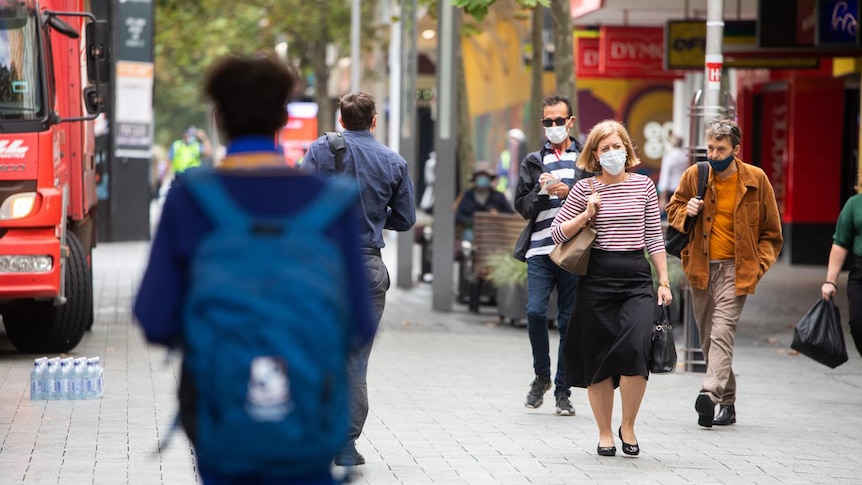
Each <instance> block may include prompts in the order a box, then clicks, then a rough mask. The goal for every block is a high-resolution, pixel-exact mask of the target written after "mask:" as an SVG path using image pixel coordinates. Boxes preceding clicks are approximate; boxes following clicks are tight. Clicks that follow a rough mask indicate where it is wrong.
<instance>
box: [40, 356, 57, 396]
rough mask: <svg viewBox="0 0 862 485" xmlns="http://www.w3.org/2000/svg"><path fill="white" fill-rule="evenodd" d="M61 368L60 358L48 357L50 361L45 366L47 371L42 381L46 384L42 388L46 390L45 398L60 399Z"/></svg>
mask: <svg viewBox="0 0 862 485" xmlns="http://www.w3.org/2000/svg"><path fill="white" fill-rule="evenodd" d="M59 370H60V358H59V357H53V358H51V359H48V363H47V364H46V366H45V372H44V373H43V379H42V382H43V383H44V385H43V386H42V389H44V392H45V399H48V400H54V399H60V397H59V394H58V391H59V380H58V377H59V375H58V371H59Z"/></svg>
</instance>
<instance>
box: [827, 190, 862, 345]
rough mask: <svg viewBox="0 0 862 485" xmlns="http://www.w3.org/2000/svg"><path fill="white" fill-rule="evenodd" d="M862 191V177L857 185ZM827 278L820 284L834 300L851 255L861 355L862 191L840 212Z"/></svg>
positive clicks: (853, 319) (853, 320) (850, 296)
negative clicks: (839, 275)
mask: <svg viewBox="0 0 862 485" xmlns="http://www.w3.org/2000/svg"><path fill="white" fill-rule="evenodd" d="M856 190H857V191H859V190H862V180H860V182H858V183H857V184H856ZM832 241H833V242H832V249H831V250H830V251H829V263H828V265H827V267H826V281H825V282H824V283H823V285H822V286H821V287H820V293H821V295H822V297H823V299H824V300H827V301H828V300H831V299H832V298H833V297H834V296H835V293H836V292H837V291H838V273H839V272H841V268H843V267H844V262H845V261H846V260H847V257H848V256H850V274H849V275H848V277H847V300H848V301H849V303H850V317H849V318H850V335H851V336H853V342H854V343H855V344H856V350H857V351H858V352H859V355H862V193H859V194H856V195H854V196H853V197H850V198H849V199H848V200H847V202H846V203H845V204H844V208H843V209H841V213H840V214H838V221H837V222H836V223H835V235H834V236H833V237H832Z"/></svg>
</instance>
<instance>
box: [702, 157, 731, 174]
mask: <svg viewBox="0 0 862 485" xmlns="http://www.w3.org/2000/svg"><path fill="white" fill-rule="evenodd" d="M733 158H734V156H733V154H731V155H730V156H729V157H727V158H725V159H723V160H713V159H711V158H710V159H708V160H707V161H708V162H709V166H710V167H712V169H713V170H715V171H716V172H724V171H725V170H727V167H729V166H730V162H732V161H733Z"/></svg>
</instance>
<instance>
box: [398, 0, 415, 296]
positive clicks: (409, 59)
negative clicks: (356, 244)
mask: <svg viewBox="0 0 862 485" xmlns="http://www.w3.org/2000/svg"><path fill="white" fill-rule="evenodd" d="M399 94H400V96H401V123H400V125H397V126H399V128H400V138H401V140H400V143H399V147H398V148H399V150H398V151H399V153H401V156H402V157H404V160H405V161H407V172H408V173H409V174H410V177H411V178H412V179H413V181H414V186H415V185H416V184H415V182H416V166H417V164H416V143H417V139H418V137H417V136H416V0H401V93H399ZM414 203H415V201H414ZM413 241H414V236H413V231H404V232H399V233H398V263H397V271H396V274H395V275H396V276H395V285H396V286H397V287H398V288H412V287H413Z"/></svg>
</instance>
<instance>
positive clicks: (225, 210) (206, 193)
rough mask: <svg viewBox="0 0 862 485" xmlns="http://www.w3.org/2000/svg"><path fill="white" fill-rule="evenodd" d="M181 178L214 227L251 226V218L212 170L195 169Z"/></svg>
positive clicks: (181, 175) (180, 175) (187, 171)
mask: <svg viewBox="0 0 862 485" xmlns="http://www.w3.org/2000/svg"><path fill="white" fill-rule="evenodd" d="M179 177H180V179H181V180H182V183H183V185H184V186H185V187H187V188H188V190H189V194H191V196H192V199H194V201H195V202H197V205H198V207H199V208H200V209H201V210H202V211H203V212H204V214H206V216H207V219H209V221H210V222H212V223H213V225H215V226H227V225H230V226H233V227H243V226H245V227H247V226H248V225H249V224H251V219H250V218H249V216H248V215H247V214H246V212H245V211H244V210H243V209H242V208H241V207H240V206H239V205H237V204H236V203H235V202H234V201H233V197H231V195H230V194H229V193H228V192H227V191H226V190H225V189H224V187H223V186H222V183H221V181H219V179H218V176H216V174H215V173H214V172H213V171H212V170H211V169H205V168H193V169H190V170H186V171H185V172H183V173H181V174H179Z"/></svg>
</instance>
